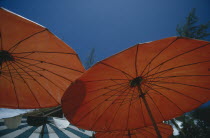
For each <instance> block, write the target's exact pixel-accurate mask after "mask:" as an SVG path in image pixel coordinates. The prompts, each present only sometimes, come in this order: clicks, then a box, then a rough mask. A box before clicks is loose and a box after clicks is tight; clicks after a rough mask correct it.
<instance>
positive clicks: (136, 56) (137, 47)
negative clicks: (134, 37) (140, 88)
mask: <svg viewBox="0 0 210 138" xmlns="http://www.w3.org/2000/svg"><path fill="white" fill-rule="evenodd" d="M138 49H139V46H138V45H137V46H136V55H135V70H136V77H138V74H139V73H138V69H137V58H138V51H139V50H138Z"/></svg>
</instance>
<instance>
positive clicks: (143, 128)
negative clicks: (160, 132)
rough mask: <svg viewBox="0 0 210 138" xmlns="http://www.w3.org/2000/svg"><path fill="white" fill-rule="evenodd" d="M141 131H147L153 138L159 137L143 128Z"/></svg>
mask: <svg viewBox="0 0 210 138" xmlns="http://www.w3.org/2000/svg"><path fill="white" fill-rule="evenodd" d="M140 130H143V131H146V132H148V133H150V134H152V135H153V136H155V137H157V135H155V134H153V133H151V132H149V131H148V130H146V129H145V128H141V129H140ZM137 131H139V130H137Z"/></svg>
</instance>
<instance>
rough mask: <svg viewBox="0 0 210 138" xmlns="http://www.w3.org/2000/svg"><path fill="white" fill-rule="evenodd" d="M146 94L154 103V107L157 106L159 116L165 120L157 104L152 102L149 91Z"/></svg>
mask: <svg viewBox="0 0 210 138" xmlns="http://www.w3.org/2000/svg"><path fill="white" fill-rule="evenodd" d="M147 95H148V96H149V98H150V99H151V100H152V102H153V104H154V105H155V107H156V108H157V110H158V112H159V113H160V115H161V117H162V118H163V120H165V118H164V116H163V114H162V113H161V111H160V109H159V107H158V106H157V104H156V103H155V102H154V100H153V98H152V97H151V96H150V94H149V93H147Z"/></svg>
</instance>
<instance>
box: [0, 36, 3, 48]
mask: <svg viewBox="0 0 210 138" xmlns="http://www.w3.org/2000/svg"><path fill="white" fill-rule="evenodd" d="M0 40H1V43H0V44H1V50H4V49H3V42H2V34H1V32H0Z"/></svg>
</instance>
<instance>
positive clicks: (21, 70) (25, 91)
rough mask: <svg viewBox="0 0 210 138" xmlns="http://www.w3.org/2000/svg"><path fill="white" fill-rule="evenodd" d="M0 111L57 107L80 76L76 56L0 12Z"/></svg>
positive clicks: (37, 30) (33, 27) (24, 21)
mask: <svg viewBox="0 0 210 138" xmlns="http://www.w3.org/2000/svg"><path fill="white" fill-rule="evenodd" d="M0 19H1V22H0V90H1V92H0V108H44V107H52V106H57V105H59V104H60V100H61V97H62V95H63V93H64V91H65V90H66V88H67V87H68V86H69V85H70V83H71V82H73V81H74V80H75V79H76V78H78V77H79V76H80V75H81V74H82V73H83V72H84V67H83V66H82V64H81V62H80V60H79V58H78V55H77V54H76V52H75V51H74V50H73V49H72V48H71V47H69V46H68V45H67V44H65V43H64V42H62V41H61V40H60V39H59V38H57V37H56V36H55V35H53V34H52V33H51V32H50V31H49V30H48V29H46V28H45V27H43V26H40V25H38V24H36V23H34V22H32V21H29V20H28V19H25V18H23V17H21V16H19V15H16V14H14V13H12V12H10V11H7V10H5V9H2V8H1V9H0Z"/></svg>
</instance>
